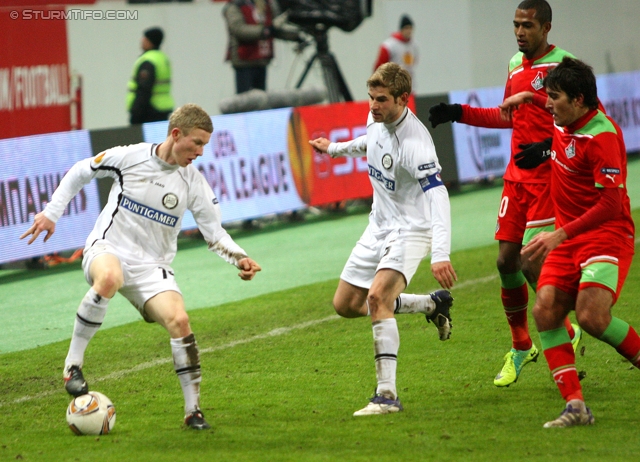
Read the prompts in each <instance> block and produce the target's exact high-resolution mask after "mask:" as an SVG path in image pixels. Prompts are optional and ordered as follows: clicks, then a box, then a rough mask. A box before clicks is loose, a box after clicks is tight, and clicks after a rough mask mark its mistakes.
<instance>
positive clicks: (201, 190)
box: [44, 143, 247, 265]
mask: <svg viewBox="0 0 640 462" xmlns="http://www.w3.org/2000/svg"><path fill="white" fill-rule="evenodd" d="M156 149H157V145H155V144H150V143H140V144H135V145H130V146H118V147H115V148H112V149H108V150H107V151H104V152H102V153H101V154H98V155H97V156H95V157H91V158H88V159H84V160H81V161H79V162H78V163H76V164H75V165H74V166H73V167H72V168H71V169H70V170H69V172H68V173H67V174H66V175H65V177H64V178H63V180H62V181H61V182H60V185H59V187H58V189H56V191H55V193H54V194H53V196H52V198H51V202H50V203H49V204H47V207H46V209H45V210H44V214H45V216H46V217H47V218H49V219H50V220H52V221H54V222H56V221H57V220H58V218H60V216H61V215H62V214H63V212H64V209H65V207H66V206H67V204H68V203H69V201H70V200H71V199H72V198H73V197H74V196H75V195H76V194H77V193H78V192H79V191H80V189H82V187H83V186H84V185H85V184H87V183H89V182H90V181H91V180H92V179H93V178H104V177H111V178H113V179H114V183H113V186H112V187H111V192H110V193H109V200H108V202H107V204H106V205H105V207H104V209H103V210H102V212H101V213H100V216H99V217H98V220H97V221H96V224H95V226H94V228H93V231H92V232H91V234H89V237H88V238H87V241H86V244H85V251H86V250H87V249H88V248H90V247H91V246H92V245H93V244H94V243H95V242H97V241H101V240H103V241H107V242H108V243H110V244H111V245H112V246H113V247H115V248H116V249H118V252H119V257H120V258H122V259H124V260H125V261H127V262H128V263H132V264H143V263H155V262H157V263H165V264H170V263H171V261H172V260H173V258H174V257H175V254H176V251H177V238H178V233H179V232H180V229H181V223H182V216H183V215H184V212H185V211H186V210H187V209H189V210H190V211H191V212H192V213H193V217H194V219H195V221H196V223H197V224H198V228H199V229H200V231H201V232H202V235H203V236H204V238H205V240H206V241H207V243H208V244H209V250H212V251H215V252H216V253H218V255H220V256H221V257H222V258H224V259H225V260H226V261H228V262H229V263H231V264H234V265H237V263H238V261H239V260H241V259H242V258H244V257H246V256H247V255H246V252H245V251H244V250H242V248H240V247H239V246H238V245H237V244H236V243H235V242H233V240H232V239H231V237H230V236H229V234H228V233H227V232H226V231H225V230H224V229H223V228H222V224H221V216H220V206H219V205H218V200H217V199H216V197H215V194H214V193H213V191H212V190H211V187H210V186H209V185H208V184H207V182H206V179H205V178H204V176H203V175H202V174H201V173H200V172H199V171H198V170H197V169H196V168H195V167H194V166H193V165H188V166H187V167H179V166H178V165H169V164H167V163H166V162H164V161H163V160H161V159H160V158H159V157H158V156H157V155H156Z"/></svg>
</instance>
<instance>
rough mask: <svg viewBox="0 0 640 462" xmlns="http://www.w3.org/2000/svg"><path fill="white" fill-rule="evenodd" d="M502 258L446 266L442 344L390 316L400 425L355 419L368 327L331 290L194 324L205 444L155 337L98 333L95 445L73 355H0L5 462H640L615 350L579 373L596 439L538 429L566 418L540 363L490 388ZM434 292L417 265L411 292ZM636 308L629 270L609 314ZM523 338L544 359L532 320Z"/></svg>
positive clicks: (263, 299) (634, 402)
mask: <svg viewBox="0 0 640 462" xmlns="http://www.w3.org/2000/svg"><path fill="white" fill-rule="evenodd" d="M634 216H635V218H636V220H638V218H640V213H638V212H636V213H635V214H634ZM496 254H497V247H496V245H491V246H487V247H482V248H478V249H472V250H465V251H461V252H457V253H455V254H454V255H453V256H452V261H453V263H454V266H455V267H456V270H457V272H458V276H459V282H458V285H457V287H456V288H454V290H453V295H454V297H455V303H454V308H453V310H452V318H453V326H454V329H453V334H452V337H451V340H449V341H446V342H440V341H439V340H438V336H437V331H436V329H435V327H434V326H433V325H432V324H427V323H426V322H425V320H424V317H423V316H420V315H400V316H398V324H399V328H400V340H401V345H400V353H399V361H398V390H399V395H400V398H401V399H402V402H403V404H404V406H405V412H402V413H399V414H396V415H387V416H372V417H360V418H354V417H352V413H353V412H354V411H355V410H357V409H359V408H361V407H363V406H364V405H365V404H366V402H367V400H368V398H369V397H370V396H371V394H372V393H373V391H374V388H375V369H374V363H373V347H372V333H371V327H370V322H369V320H368V319H365V318H362V319H355V320H354V319H352V320H349V319H341V318H338V317H337V316H335V315H334V312H333V309H332V306H331V299H332V297H333V292H334V290H335V287H336V285H337V279H334V280H331V281H326V282H321V283H316V284H312V285H308V286H304V287H299V288H295V289H290V290H286V291H282V292H277V293H272V294H269V295H265V296H260V297H257V298H253V299H248V300H244V301H241V302H234V303H230V304H227V305H222V306H217V307H212V308H207V309H200V310H196V311H193V312H191V313H190V316H191V321H192V327H193V329H194V332H195V333H196V337H197V340H198V343H199V346H200V349H201V361H202V370H203V381H202V398H201V400H202V408H203V411H204V412H205V415H206V417H207V420H208V421H209V422H210V423H211V424H212V426H213V431H207V432H194V431H190V430H186V429H184V428H183V427H182V425H181V423H182V418H183V412H182V405H183V400H182V393H181V391H180V387H179V384H178V380H177V378H176V376H175V373H174V372H173V365H172V363H171V359H170V356H171V352H170V348H169V342H168V337H167V334H166V333H165V331H164V330H163V329H162V328H160V327H159V326H157V325H151V326H149V325H145V323H144V322H143V321H138V322H135V323H131V324H127V325H124V326H120V327H115V328H112V329H106V330H104V331H100V332H98V334H97V335H96V336H95V338H94V339H93V341H92V343H91V345H90V346H89V349H88V351H87V355H86V359H85V368H84V371H85V376H86V378H87V380H88V382H89V385H90V388H91V389H93V390H97V391H100V392H102V393H105V394H106V395H107V396H109V397H110V398H111V399H112V401H113V402H114V404H115V406H116V409H117V422H116V426H115V429H114V431H113V432H112V433H111V434H109V435H106V436H102V437H95V436H94V437H91V436H85V437H78V436H75V435H73V434H72V433H71V431H70V430H69V429H68V428H67V426H66V421H65V410H66V407H67V404H68V403H69V401H70V399H69V397H68V396H67V395H66V394H65V392H64V390H63V387H62V379H61V366H62V363H63V361H64V357H65V355H66V350H67V347H68V341H64V342H59V343H54V344H50V345H47V346H43V347H39V348H36V349H31V350H25V351H20V352H15V353H8V354H3V355H0V460H25V461H56V462H58V461H153V462H161V461H172V462H175V461H179V460H184V461H342V460H344V461H431V460H433V461H467V460H471V461H477V460H479V461H484V460H486V461H496V460H499V461H505V462H506V461H521V460H527V461H529V460H530V461H575V460H578V461H581V462H582V461H596V460H597V461H628V460H637V458H638V454H640V442H639V439H638V428H640V413H639V412H638V409H639V407H638V385H639V384H640V374H639V373H638V370H635V369H633V368H631V367H630V365H629V363H627V362H626V361H624V360H623V359H622V358H621V357H619V356H618V355H617V353H616V352H615V351H614V350H613V349H612V348H610V347H609V346H608V345H605V344H603V343H601V342H598V341H597V340H595V339H593V338H591V337H589V336H587V335H585V337H584V339H583V343H582V345H583V346H584V347H585V353H584V355H583V356H579V357H578V359H577V365H578V369H579V370H584V371H586V373H587V376H586V378H585V379H584V380H583V382H582V384H583V388H584V394H585V398H586V401H587V405H589V406H590V407H591V408H592V410H593V413H594V416H595V419H596V423H595V425H594V426H592V427H580V428H570V429H543V428H542V424H543V423H544V422H546V421H548V420H551V419H553V418H555V417H557V415H558V414H559V412H560V411H561V410H562V408H563V406H564V403H563V401H562V399H561V397H560V395H559V393H558V391H557V389H556V387H555V385H554V383H553V381H552V380H551V378H550V375H549V371H548V369H547V366H546V362H545V360H544V357H543V355H541V356H540V359H539V360H538V362H537V363H536V364H531V365H529V366H527V367H526V368H525V369H524V372H523V373H522V375H521V377H520V380H519V381H518V382H517V383H516V384H514V385H512V386H510V387H509V388H505V389H498V388H496V387H494V386H493V382H492V381H493V377H494V375H495V374H496V373H497V372H498V371H499V369H500V367H501V365H502V357H503V355H504V354H505V353H506V352H507V351H508V349H509V347H510V335H509V330H508V327H507V324H506V321H505V318H504V314H503V312H502V309H501V305H500V298H499V297H500V295H499V280H498V278H497V274H496V271H495V263H494V262H495V258H496ZM345 258H346V255H345ZM336 276H338V275H336ZM435 288H436V283H435V280H433V278H432V276H431V274H430V271H429V265H428V264H427V262H423V265H422V266H421V268H420V270H419V272H418V274H417V275H416V277H415V279H414V280H413V282H412V284H411V286H410V287H409V289H408V291H409V292H411V291H414V292H419V293H425V292H427V291H430V290H433V289H435ZM40 296H41V295H40V294H35V295H34V297H40ZM639 297H640V267H639V264H638V261H637V259H636V262H635V263H634V264H633V267H632V270H631V272H630V274H629V277H628V279H627V283H626V286H625V289H624V291H623V293H622V297H621V299H620V301H619V303H618V304H617V305H616V307H614V314H615V315H616V316H618V317H620V318H622V319H625V320H626V321H628V322H629V323H630V324H632V325H634V326H635V327H637V328H640V311H639V310H638V299H639ZM532 300H533V294H532ZM5 309H6V308H5ZM530 328H531V329H532V331H533V332H534V333H533V338H534V341H535V342H536V344H537V345H538V346H539V344H540V343H539V340H538V336H537V334H535V329H534V326H533V320H532V319H531V316H530Z"/></svg>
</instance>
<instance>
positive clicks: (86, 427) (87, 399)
mask: <svg viewBox="0 0 640 462" xmlns="http://www.w3.org/2000/svg"><path fill="white" fill-rule="evenodd" d="M67 423H68V424H69V428H70V429H71V431H72V432H73V433H75V434H76V435H106V434H107V433H109V432H110V431H111V430H113V427H114V425H115V424H116V408H115V407H114V405H113V403H112V402H111V400H110V399H109V398H107V397H106V396H105V395H103V394H102V393H99V392H97V391H90V392H89V393H87V394H86V395H81V396H78V397H76V398H73V400H72V401H71V402H70V403H69V407H67Z"/></svg>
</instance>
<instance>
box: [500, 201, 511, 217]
mask: <svg viewBox="0 0 640 462" xmlns="http://www.w3.org/2000/svg"><path fill="white" fill-rule="evenodd" d="M508 207H509V197H508V196H504V197H503V198H502V200H501V201H500V210H499V211H498V216H499V217H500V218H502V217H504V216H505V215H506V214H507V208H508Z"/></svg>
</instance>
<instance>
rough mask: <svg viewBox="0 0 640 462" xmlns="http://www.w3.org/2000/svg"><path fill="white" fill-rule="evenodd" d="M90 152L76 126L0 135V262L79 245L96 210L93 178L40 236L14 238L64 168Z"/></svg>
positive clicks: (85, 135)
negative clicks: (49, 232) (53, 226)
mask: <svg viewBox="0 0 640 462" xmlns="http://www.w3.org/2000/svg"><path fill="white" fill-rule="evenodd" d="M91 155H92V151H91V144H90V141H89V132H88V131H86V130H76V131H71V132H61V133H52V134H47V135H35V136H25V137H20V138H9V139H4V140H0V165H2V170H0V242H2V244H3V245H2V247H1V248H0V263H4V262H9V261H15V260H22V259H26V258H31V257H36V256H39V255H47V254H51V253H55V252H61V251H64V250H72V249H77V248H82V247H84V242H85V239H86V238H87V235H88V234H89V233H90V232H91V229H92V228H93V225H94V223H95V221H96V219H97V218H98V215H99V213H100V202H99V199H98V188H97V184H96V181H95V180H94V181H92V182H91V183H89V184H88V185H86V186H85V187H84V188H82V190H81V191H80V192H79V193H78V194H77V195H76V197H74V198H73V200H72V201H71V202H70V203H69V206H68V207H67V209H66V211H65V213H64V215H62V217H60V220H58V223H57V224H56V230H55V234H54V235H53V236H52V237H51V238H50V239H49V240H48V241H47V242H46V243H44V242H43V238H44V235H41V236H40V237H39V238H38V240H37V241H36V242H34V243H33V244H31V245H27V240H26V239H25V240H23V241H20V239H19V238H20V235H21V234H23V233H24V232H25V231H26V230H27V229H28V228H29V227H30V226H31V224H32V222H33V218H34V216H35V215H36V214H37V213H40V212H41V211H42V210H43V209H44V207H45V206H46V204H47V203H48V202H49V200H50V199H51V195H52V194H53V192H54V191H55V189H56V188H57V187H58V184H59V183H60V180H61V179H62V177H63V176H64V175H65V173H66V172H67V171H68V170H69V169H70V168H71V167H72V166H73V164H75V163H76V162H77V161H79V160H81V159H84V158H86V157H90V156H91Z"/></svg>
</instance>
